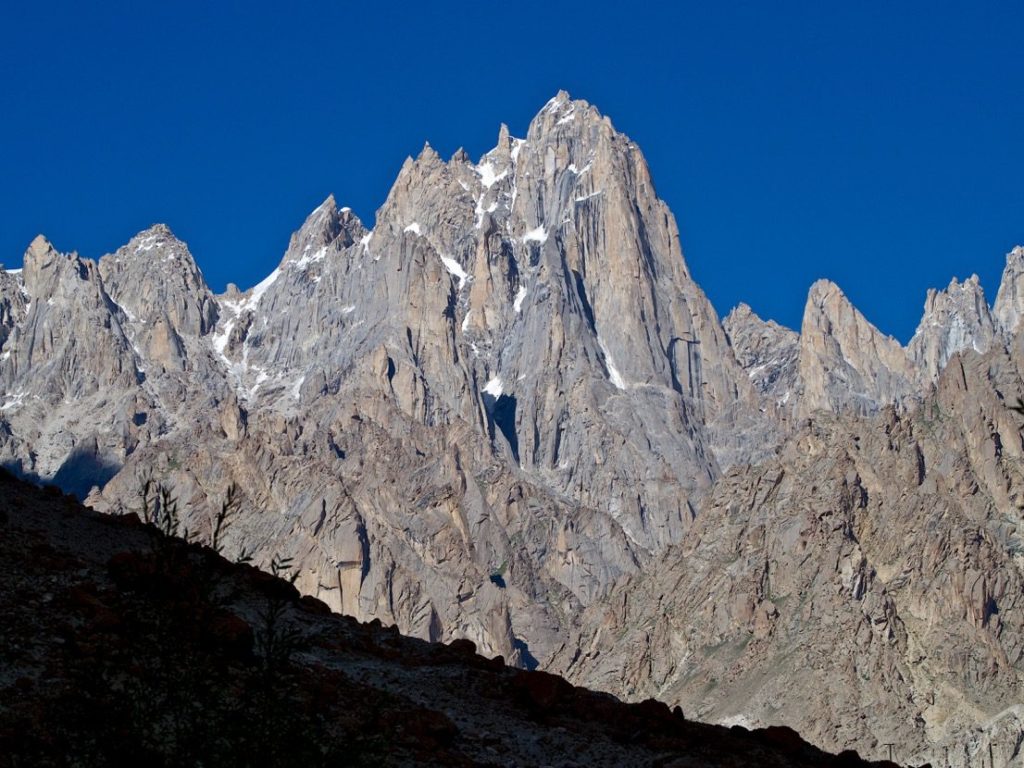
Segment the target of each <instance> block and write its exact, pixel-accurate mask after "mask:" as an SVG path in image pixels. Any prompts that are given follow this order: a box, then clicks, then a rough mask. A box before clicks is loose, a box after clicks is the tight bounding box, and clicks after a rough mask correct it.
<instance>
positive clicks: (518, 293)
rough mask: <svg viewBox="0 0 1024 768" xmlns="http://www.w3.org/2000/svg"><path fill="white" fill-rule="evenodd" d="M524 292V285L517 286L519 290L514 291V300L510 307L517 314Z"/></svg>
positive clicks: (521, 304) (520, 307) (521, 306)
mask: <svg viewBox="0 0 1024 768" xmlns="http://www.w3.org/2000/svg"><path fill="white" fill-rule="evenodd" d="M526 293H527V291H526V286H525V285H521V286H519V290H518V291H516V300H515V303H513V304H512V309H514V310H515V311H516V313H517V314H518V313H519V311H520V310H521V309H522V308H523V299H525V298H526Z"/></svg>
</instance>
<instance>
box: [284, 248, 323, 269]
mask: <svg viewBox="0 0 1024 768" xmlns="http://www.w3.org/2000/svg"><path fill="white" fill-rule="evenodd" d="M308 251H309V246H306V252H303V254H302V258H300V259H296V260H295V261H293V262H292V263H291V264H290V265H289V266H291V267H294V268H295V269H303V268H304V267H308V266H309V265H310V264H312V263H314V262H317V261H323V260H324V259H325V258H326V257H327V247H326V246H322V247H321V248H319V249H318V250H317V251H316V253H314V254H312V255H310V254H309V253H308Z"/></svg>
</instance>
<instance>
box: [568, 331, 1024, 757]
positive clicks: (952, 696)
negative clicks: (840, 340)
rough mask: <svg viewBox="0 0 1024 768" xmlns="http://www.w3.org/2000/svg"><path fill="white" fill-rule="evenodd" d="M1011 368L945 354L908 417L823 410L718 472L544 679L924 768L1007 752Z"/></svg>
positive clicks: (1014, 510) (1014, 431)
mask: <svg viewBox="0 0 1024 768" xmlns="http://www.w3.org/2000/svg"><path fill="white" fill-rule="evenodd" d="M1022 362H1024V360H1022V358H1021V355H1020V351H1019V348H1018V349H1017V351H1016V352H1015V353H1014V354H1013V355H1010V356H1008V355H1007V354H1006V353H1005V352H1003V351H999V352H992V353H990V354H989V355H987V356H985V357H979V356H973V357H971V358H970V359H969V360H961V359H959V358H954V361H953V362H952V363H951V364H950V365H949V366H948V367H947V369H946V371H945V373H944V374H943V375H942V377H941V378H940V380H939V383H938V389H937V391H936V392H935V393H934V394H933V395H932V396H930V397H929V398H927V399H926V401H925V403H924V404H923V406H922V407H921V408H920V409H918V410H917V411H915V412H914V413H913V414H909V415H900V414H898V413H897V412H896V411H895V410H894V409H892V408H888V409H885V410H883V411H882V412H881V413H879V414H878V415H877V416H875V417H873V418H870V419H854V418H851V417H849V416H847V417H819V418H818V419H816V420H814V421H813V422H812V423H810V424H805V425H803V426H802V427H801V428H800V429H799V430H798V431H797V432H796V433H795V434H794V435H793V436H792V438H791V439H790V440H789V441H788V443H787V444H786V446H785V448H784V449H783V451H782V452H781V454H780V455H779V456H778V457H777V458H776V459H775V460H774V461H770V462H766V463H764V464H762V465H760V466H757V467H750V468H744V469H735V470H733V471H732V472H730V473H729V474H727V475H726V476H725V477H723V478H722V480H721V481H719V483H718V484H717V485H716V487H715V491H714V493H713V495H712V497H711V498H710V499H709V500H708V502H707V503H706V504H705V505H704V506H703V507H702V508H701V514H700V515H699V516H698V519H697V522H696V523H695V525H694V527H693V528H692V529H691V532H690V535H689V536H688V537H687V539H686V541H684V542H683V543H682V544H681V545H677V546H674V547H672V548H670V549H669V550H668V552H667V553H666V554H665V556H664V557H663V559H662V560H661V561H659V562H657V563H655V564H652V566H651V567H649V568H647V569H645V571H644V572H643V573H639V574H636V575H634V576H632V577H631V578H630V579H629V580H628V581H627V582H625V583H621V584H619V585H617V586H616V588H615V590H613V592H612V594H611V596H610V597H609V598H608V599H607V600H606V601H604V602H603V603H601V604H600V605H595V606H591V607H590V608H588V610H587V612H586V614H585V620H584V622H583V625H584V629H583V631H582V632H581V634H580V636H579V638H578V640H577V642H575V643H572V644H569V645H568V646H567V648H566V650H565V651H564V653H563V655H562V657H561V659H560V660H558V661H556V662H555V663H554V664H553V665H552V666H553V668H554V669H557V670H559V671H561V672H563V673H565V674H566V675H567V676H568V677H570V679H574V680H584V679H585V680H587V681H588V683H589V684H591V685H594V686H597V687H602V688H605V689H607V690H614V691H618V692H623V693H625V694H626V695H627V696H629V697H630V698H637V699H642V698H646V697H647V696H652V695H656V696H657V697H658V698H660V699H662V700H664V701H666V702H668V703H669V704H680V705H682V706H683V707H684V709H686V710H687V711H693V712H695V714H696V715H697V716H698V717H699V718H701V719H713V720H716V721H719V722H727V723H732V722H735V723H741V724H744V725H748V726H749V725H766V724H771V723H778V722H786V723H787V724H790V725H792V726H793V727H796V728H797V729H798V730H801V732H805V733H807V735H808V737H809V738H811V739H812V740H815V741H818V742H819V743H822V744H826V745H828V746H829V747H830V748H832V749H842V748H846V747H848V746H850V745H852V744H859V745H861V748H862V749H865V751H866V752H867V754H876V755H878V754H884V753H885V750H884V749H882V748H881V746H882V745H884V744H887V743H890V742H891V743H894V744H897V745H899V750H900V751H899V758H900V760H901V761H908V760H909V761H913V762H922V761H925V760H929V761H932V764H939V765H945V764H947V763H945V762H942V760H944V759H945V756H946V754H947V749H948V754H949V759H950V760H951V762H949V763H948V764H949V765H954V766H967V765H975V764H978V762H977V761H978V760H979V759H980V756H981V755H982V750H983V749H984V750H987V744H988V743H989V742H991V743H993V744H994V746H995V748H996V753H997V754H999V755H1001V756H1003V757H1008V756H1009V755H1010V753H1011V752H1012V750H1013V749H1019V741H1015V739H1016V737H1015V736H1014V737H1013V738H1012V739H1011V738H1010V737H1008V736H1007V731H1009V730H1012V727H1011V726H1012V725H1013V723H1015V722H1019V715H1020V707H1019V704H1020V690H1021V685H1022V683H1024V679H1022V678H1024V668H1022V658H1024V621H1022V618H1024V602H1022V595H1024V581H1022V570H1021V566H1022V554H1021V553H1022V552H1024V540H1022V539H1021V510H1022V508H1024V496H1022V493H1024V486H1022V483H1021V478H1020V470H1019V467H1020V463H1021V460H1022V457H1024V448H1022V443H1021V437H1020V419H1019V417H1016V416H1015V415H1014V414H1012V413H1008V412H1007V409H1006V407H1005V405H1004V401H1005V400H1009V399H1015V398H1016V397H1018V396H1019V395H1020V394H1021V393H1022V381H1021V364H1022ZM612 648H614V649H615V650H614V652H613V651H612ZM623 662H625V663H623ZM796 680H800V683H799V684H795V682H794V681H796ZM1014 707H1016V708H1014ZM687 708H688V709H687ZM1015 718H1016V719H1015ZM1014 744H1016V747H1014V746H1013V745H1014ZM871 745H874V746H871Z"/></svg>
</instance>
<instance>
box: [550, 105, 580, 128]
mask: <svg viewBox="0 0 1024 768" xmlns="http://www.w3.org/2000/svg"><path fill="white" fill-rule="evenodd" d="M575 119H576V109H575V108H573V109H570V110H569V111H568V112H567V113H566V115H565V117H563V118H560V119H559V120H558V122H557V123H555V125H565V124H566V123H571V122H572V121H573V120H575Z"/></svg>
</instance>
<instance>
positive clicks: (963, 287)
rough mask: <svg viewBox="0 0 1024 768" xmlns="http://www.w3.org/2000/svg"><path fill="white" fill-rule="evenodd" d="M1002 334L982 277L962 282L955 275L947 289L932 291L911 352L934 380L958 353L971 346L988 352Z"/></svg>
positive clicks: (914, 360) (919, 368) (927, 375)
mask: <svg viewBox="0 0 1024 768" xmlns="http://www.w3.org/2000/svg"><path fill="white" fill-rule="evenodd" d="M1012 330H1013V328H1012V327H1011V328H1010V331H1011V332H1012ZM998 335H999V331H998V329H997V326H996V323H995V322H994V321H993V319H992V313H991V312H990V311H989V307H988V302H987V301H986V300H985V293H984V291H982V289H981V284H980V283H979V282H978V276H977V275H971V277H969V278H968V279H967V280H965V281H964V282H962V283H961V282H959V281H957V279H956V278H953V280H952V282H951V283H950V284H949V287H948V288H946V290H944V291H936V290H934V289H930V290H929V291H928V298H927V299H925V303H924V317H922V318H921V324H920V325H919V326H918V328H917V332H916V333H915V334H914V338H912V339H911V340H910V343H909V344H908V345H907V354H908V355H909V356H910V358H911V360H912V361H913V362H914V365H915V367H917V368H918V370H919V371H921V375H922V376H923V377H924V378H925V380H928V381H934V380H935V379H937V378H938V376H939V373H940V372H941V371H942V370H943V368H945V367H946V363H948V362H949V359H950V358H951V357H952V356H953V355H954V354H956V353H957V352H962V351H964V350H967V349H973V350H974V351H975V352H987V351H988V350H989V348H990V347H991V346H992V345H993V344H994V343H995V342H996V339H997V338H998Z"/></svg>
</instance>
